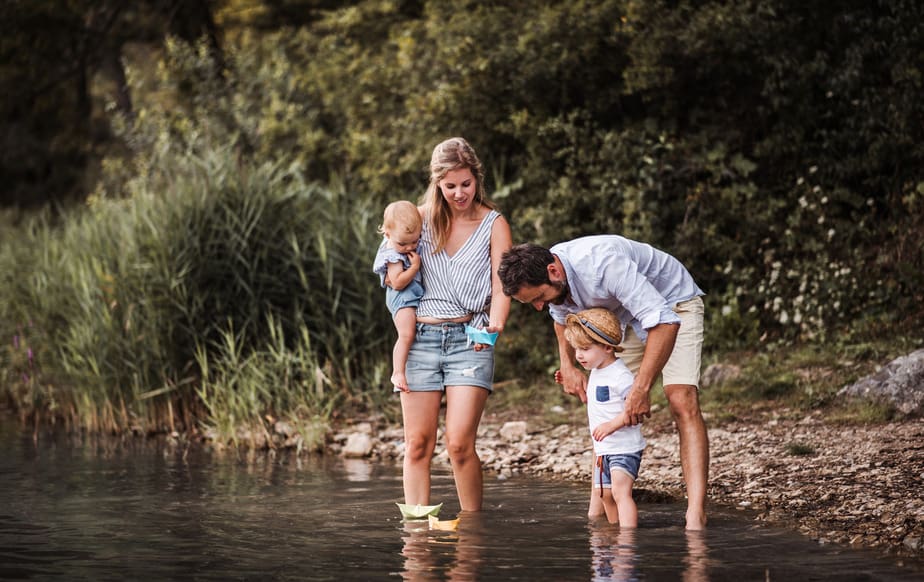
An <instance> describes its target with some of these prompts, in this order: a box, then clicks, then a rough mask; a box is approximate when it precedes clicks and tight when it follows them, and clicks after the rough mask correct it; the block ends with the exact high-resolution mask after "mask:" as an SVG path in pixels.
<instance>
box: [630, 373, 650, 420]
mask: <svg viewBox="0 0 924 582" xmlns="http://www.w3.org/2000/svg"><path fill="white" fill-rule="evenodd" d="M625 413H626V416H627V417H628V420H629V425H631V426H635V425H637V424H641V423H642V422H643V421H644V420H645V419H646V418H648V417H650V416H651V394H650V393H649V392H648V390H645V389H643V388H641V387H640V386H639V385H638V383H637V382H636V384H635V385H633V386H632V390H630V391H629V395H628V396H627V397H626V408H625Z"/></svg>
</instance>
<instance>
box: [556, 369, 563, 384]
mask: <svg viewBox="0 0 924 582" xmlns="http://www.w3.org/2000/svg"><path fill="white" fill-rule="evenodd" d="M555 381H556V382H557V383H559V384H564V378H563V377H562V375H561V370H555Z"/></svg>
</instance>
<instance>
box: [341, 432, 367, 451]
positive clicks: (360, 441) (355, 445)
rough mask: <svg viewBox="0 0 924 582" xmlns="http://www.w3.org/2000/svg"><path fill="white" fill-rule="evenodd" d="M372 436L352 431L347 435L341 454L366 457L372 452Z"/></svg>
mask: <svg viewBox="0 0 924 582" xmlns="http://www.w3.org/2000/svg"><path fill="white" fill-rule="evenodd" d="M372 446H373V443H372V437H370V436H369V435H368V434H366V433H363V432H354V433H352V434H350V436H348V437H347V441H346V444H345V445H343V451H341V453H340V454H341V455H343V456H344V457H368V456H369V455H370V454H371V453H372Z"/></svg>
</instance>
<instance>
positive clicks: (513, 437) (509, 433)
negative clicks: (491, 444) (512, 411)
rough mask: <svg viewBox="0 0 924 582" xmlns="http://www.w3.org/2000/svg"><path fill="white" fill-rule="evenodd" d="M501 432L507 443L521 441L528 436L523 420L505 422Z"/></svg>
mask: <svg viewBox="0 0 924 582" xmlns="http://www.w3.org/2000/svg"><path fill="white" fill-rule="evenodd" d="M499 432H500V436H501V438H503V439H504V440H505V441H507V442H515V441H518V440H521V439H523V438H524V437H525V436H526V422H525V421H523V420H514V421H510V422H505V423H504V425H503V426H502V427H501V428H500V431H499Z"/></svg>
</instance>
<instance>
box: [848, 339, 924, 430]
mask: <svg viewBox="0 0 924 582" xmlns="http://www.w3.org/2000/svg"><path fill="white" fill-rule="evenodd" d="M837 394H838V396H841V397H848V398H849V397H853V398H865V399H867V400H874V401H879V402H887V403H889V404H892V405H893V406H895V408H896V410H898V411H899V412H901V413H902V414H904V415H922V414H924V349H920V350H917V351H914V352H912V353H910V354H908V355H907V356H902V357H900V358H896V359H895V360H892V361H891V362H889V363H888V364H886V365H885V366H884V367H883V368H882V369H881V370H879V371H878V372H876V373H874V374H871V375H869V376H867V377H865V378H862V379H860V380H859V381H857V382H856V383H854V384H851V385H849V386H845V387H844V388H841V390H840V391H839V392H838V393H837Z"/></svg>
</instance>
